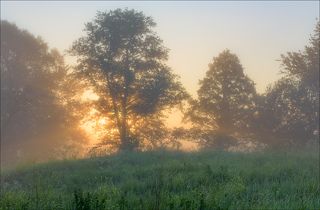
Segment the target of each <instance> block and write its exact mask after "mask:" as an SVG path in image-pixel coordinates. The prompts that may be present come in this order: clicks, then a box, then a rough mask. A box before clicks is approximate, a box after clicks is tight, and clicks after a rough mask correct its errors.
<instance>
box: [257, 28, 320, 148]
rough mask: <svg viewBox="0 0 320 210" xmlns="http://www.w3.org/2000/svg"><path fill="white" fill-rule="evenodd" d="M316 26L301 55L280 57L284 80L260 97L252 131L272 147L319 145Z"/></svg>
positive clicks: (317, 44)
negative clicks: (257, 113) (312, 142)
mask: <svg viewBox="0 0 320 210" xmlns="http://www.w3.org/2000/svg"><path fill="white" fill-rule="evenodd" d="M319 25H320V24H319V22H318V24H317V26H316V29H315V34H314V35H313V36H312V37H311V39H310V45H309V46H306V47H305V51H304V52H289V53H287V54H286V55H282V56H281V57H282V65H283V74H285V76H284V77H283V78H281V79H280V80H279V81H277V82H276V83H275V84H274V85H273V86H271V87H269V89H268V90H267V92H266V93H265V95H264V96H262V97H261V100H260V104H259V116H258V118H257V119H256V120H255V121H254V124H255V126H254V129H255V130H256V132H257V133H259V132H260V135H258V138H259V139H261V140H264V141H265V142H266V143H267V144H269V145H271V146H287V147H288V146H296V147H301V146H306V145H307V144H308V143H309V142H310V140H311V141H314V140H316V141H319V140H318V139H319V44H320V38H319V34H320V26H319ZM266 136H267V137H269V138H267V139H266V138H265V137H266Z"/></svg>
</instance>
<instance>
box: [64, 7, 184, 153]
mask: <svg viewBox="0 0 320 210" xmlns="http://www.w3.org/2000/svg"><path fill="white" fill-rule="evenodd" d="M154 26H155V23H154V22H153V20H152V18H151V17H146V16H145V15H144V14H143V13H142V12H137V11H135V10H127V9H125V10H121V9H117V10H114V11H110V12H99V13H98V14H97V16H96V18H95V20H94V21H93V22H90V23H88V24H86V27H85V32H86V36H85V37H82V38H80V39H79V40H78V41H76V42H75V43H74V44H73V46H72V49H71V50H70V51H71V53H72V54H73V55H76V56H78V62H79V66H78V68H77V71H78V73H79V74H82V75H84V78H87V79H88V80H90V81H91V82H92V84H93V85H94V86H95V87H96V90H97V92H98V93H99V95H100V101H99V104H100V105H101V106H99V109H100V110H102V113H103V114H104V115H105V116H108V117H109V118H110V119H111V120H112V123H113V127H114V128H116V130H117V133H118V134H117V136H116V137H115V136H113V138H117V139H119V140H120V141H119V146H120V148H121V149H123V150H133V149H135V148H137V147H138V146H139V144H140V143H142V141H143V137H142V136H143V135H147V133H148V132H145V133H144V134H143V135H142V133H141V131H140V129H139V128H143V127H144V126H145V125H147V124H148V123H151V122H156V123H158V124H160V126H158V128H161V127H163V124H161V120H160V119H161V117H163V111H164V110H166V109H168V108H171V107H172V106H174V105H176V104H178V103H180V102H181V100H183V99H184V98H186V97H187V94H186V92H185V91H184V89H183V88H182V86H181V84H180V83H179V82H178V80H177V79H178V78H177V76H176V75H174V74H173V73H172V72H171V70H170V68H169V67H168V66H166V65H165V64H164V62H165V61H166V60H167V57H168V50H167V49H166V48H164V47H163V46H162V40H161V39H160V38H159V37H158V36H157V35H156V34H155V32H154V31H153V30H152V28H153V27H154ZM155 128H156V127H154V128H153V129H155Z"/></svg>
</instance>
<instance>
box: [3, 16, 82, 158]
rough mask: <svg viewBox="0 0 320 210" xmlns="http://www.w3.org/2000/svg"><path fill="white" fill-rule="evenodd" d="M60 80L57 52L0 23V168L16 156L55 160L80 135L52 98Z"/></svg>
mask: <svg viewBox="0 0 320 210" xmlns="http://www.w3.org/2000/svg"><path fill="white" fill-rule="evenodd" d="M65 75H66V68H65V65H64V63H63V58H62V57H61V56H60V55H59V53H58V52H57V51H56V50H52V51H49V50H48V47H47V45H46V44H45V43H44V42H43V41H42V40H41V39H40V38H35V37H34V36H33V35H31V34H30V33H29V32H27V31H24V30H20V29H18V28H17V27H16V26H15V25H14V24H11V23H9V22H7V21H1V155H2V158H1V161H2V163H5V162H8V161H9V160H10V161H16V160H17V158H18V156H20V158H21V159H24V160H28V159H29V158H31V157H32V158H33V159H36V160H39V159H45V158H49V157H48V156H51V157H56V155H57V154H56V153H55V152H56V151H57V150H58V149H59V148H61V147H65V146H66V143H67V142H68V141H69V140H70V139H71V136H72V135H78V134H79V132H78V131H74V132H73V131H72V130H73V129H74V126H70V123H71V122H73V121H72V120H71V118H69V113H68V112H67V111H66V109H65V108H64V107H63V106H61V104H60V103H59V99H58V97H57V94H58V93H59V92H60V91H61V90H62V89H61V88H60V87H61V85H62V81H63V80H64V78H65ZM67 122H68V123H67ZM79 135H80V134H79ZM78 137H79V136H78ZM39 148H41V149H39Z"/></svg>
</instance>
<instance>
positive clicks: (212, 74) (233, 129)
mask: <svg viewBox="0 0 320 210" xmlns="http://www.w3.org/2000/svg"><path fill="white" fill-rule="evenodd" d="M255 96H256V91H255V87H254V83H253V82H252V81H251V80H250V79H249V78H248V77H247V76H246V75H245V74H244V72H243V68H242V66H241V64H240V62H239V59H238V57H237V56H236V55H235V54H232V53H230V51H229V50H225V51H223V52H222V53H221V54H220V55H219V56H218V57H216V58H214V60H213V63H212V64H209V70H208V71H207V73H206V76H205V78H204V79H203V80H201V81H200V89H199V90H198V99H197V100H194V101H192V102H191V108H190V110H189V111H188V113H187V117H188V118H189V119H191V120H192V122H193V124H194V129H195V130H194V133H195V134H196V135H197V136H198V139H199V141H200V143H201V144H204V145H213V146H216V147H219V148H222V147H224V146H223V142H224V143H225V145H226V147H228V146H230V145H233V144H235V143H236V141H235V138H234V137H232V136H233V135H235V134H237V133H238V134H239V133H243V131H245V130H247V129H248V126H249V122H248V120H249V118H250V116H251V115H252V114H253V110H254V108H255V101H254V99H255Z"/></svg>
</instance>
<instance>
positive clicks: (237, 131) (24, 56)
mask: <svg viewBox="0 0 320 210" xmlns="http://www.w3.org/2000/svg"><path fill="white" fill-rule="evenodd" d="M155 26H156V23H155V22H154V21H153V19H152V18H151V17H147V16H145V15H144V14H143V13H142V12H138V11H135V10H128V9H125V10H121V9H117V10H113V11H108V12H98V13H97V16H96V18H95V19H94V20H93V21H92V22H89V23H87V24H86V25H85V36H83V37H81V38H80V39H78V40H76V41H75V42H74V43H73V45H72V47H71V48H70V49H69V54H70V55H73V56H76V57H77V65H76V66H68V65H66V64H65V63H64V58H63V56H62V55H61V54H59V52H58V51H57V50H50V49H48V46H47V45H46V43H45V42H44V41H43V40H42V39H41V38H36V37H34V36H33V35H32V34H30V33H29V32H27V31H24V30H21V29H19V28H18V27H17V26H15V25H14V24H12V23H9V22H7V21H1V156H2V157H1V158H2V160H4V161H6V162H9V161H16V160H17V159H19V157H20V158H21V159H26V158H27V157H28V158H29V159H30V158H35V159H44V158H50V157H53V158H56V157H65V156H77V155H79V151H82V150H83V148H84V147H85V145H86V144H87V143H88V138H89V137H88V136H87V134H86V132H84V131H83V129H81V127H80V126H79V124H80V123H81V121H82V120H83V119H84V118H86V117H88V110H89V108H90V109H91V110H94V111H95V116H99V117H103V119H105V121H106V123H105V124H104V125H103V126H104V127H105V129H104V131H105V132H103V135H102V136H101V138H100V140H101V141H100V142H99V143H98V144H96V147H94V151H95V152H97V151H99V152H102V153H103V154H104V153H110V152H114V151H118V150H124V151H132V150H147V149H155V148H159V147H167V148H177V147H179V145H180V144H181V143H180V141H179V140H181V139H187V140H190V141H194V142H197V143H198V144H199V145H200V147H204V148H216V149H226V150H228V149H230V148H232V147H233V148H235V147H239V146H240V145H243V144H244V143H250V144H251V147H253V146H252V145H256V146H257V145H262V146H264V147H271V148H287V147H297V148H301V147H306V146H307V145H308V144H313V145H316V144H317V143H319V122H318V120H319V41H320V40H319V33H320V24H319V22H318V23H317V24H316V28H315V33H314V34H313V35H312V37H311V39H310V42H309V43H308V45H307V46H306V47H305V49H304V50H303V51H299V52H289V53H287V54H284V55H281V64H282V69H281V72H282V74H283V77H282V78H281V79H280V80H278V81H277V82H275V83H274V84H272V85H270V86H269V87H268V88H267V90H266V92H265V93H263V94H258V93H257V92H256V89H255V85H254V82H253V81H252V80H251V79H250V78H249V77H248V76H247V75H246V74H245V73H244V71H243V68H242V65H241V63H240V61H239V59H238V57H237V55H235V54H233V53H232V52H230V51H229V50H225V51H223V52H222V53H220V54H219V55H218V56H217V57H215V58H214V59H213V61H212V63H211V64H210V65H209V69H208V71H207V73H206V76H205V78H203V79H202V80H200V82H199V85H200V87H199V90H198V92H197V93H198V94H197V98H192V97H191V96H190V95H189V94H188V93H187V92H186V90H185V89H184V87H183V85H182V84H181V83H180V81H179V77H178V76H177V75H175V74H174V73H173V71H172V70H171V69H170V67H169V66H167V65H166V61H167V59H168V49H167V48H165V47H164V46H163V44H162V40H161V39H160V37H158V35H157V34H156V33H155V31H154V30H153V29H154V27H155ZM279 57H280V55H279ZM89 89H90V90H92V91H93V92H94V93H95V94H96V95H98V97H97V99H95V100H83V98H82V97H81V96H82V95H83V93H84V92H85V91H86V90H89ZM175 107H178V108H179V109H180V110H181V111H182V112H183V113H184V121H185V122H188V123H191V126H188V127H179V128H174V129H172V128H170V129H169V128H168V127H166V125H165V123H164V120H165V119H166V117H167V116H168V113H169V110H172V109H173V108H175Z"/></svg>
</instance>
